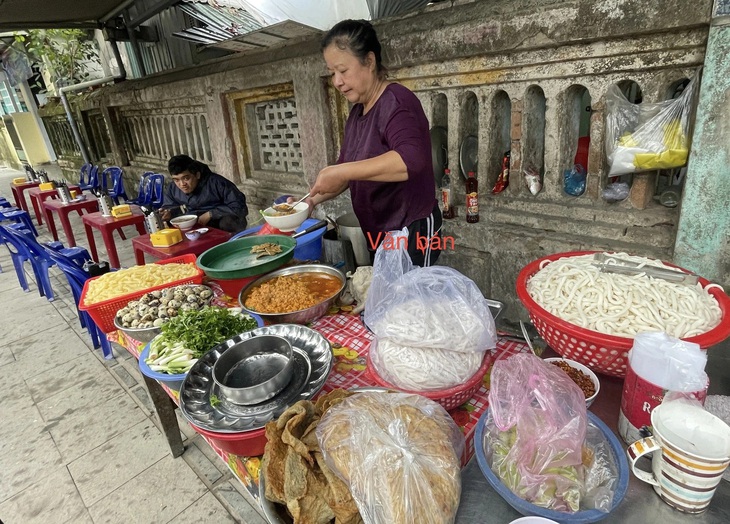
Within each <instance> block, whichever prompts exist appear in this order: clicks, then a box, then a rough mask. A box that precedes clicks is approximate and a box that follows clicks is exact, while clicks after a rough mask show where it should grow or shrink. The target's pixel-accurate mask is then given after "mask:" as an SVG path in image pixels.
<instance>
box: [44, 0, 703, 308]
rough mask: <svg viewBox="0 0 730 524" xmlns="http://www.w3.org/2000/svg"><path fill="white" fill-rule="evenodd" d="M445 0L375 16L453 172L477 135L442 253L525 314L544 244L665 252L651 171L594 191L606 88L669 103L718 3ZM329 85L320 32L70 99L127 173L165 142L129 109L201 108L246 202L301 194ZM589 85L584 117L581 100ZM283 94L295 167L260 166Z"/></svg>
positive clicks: (334, 116)
mask: <svg viewBox="0 0 730 524" xmlns="http://www.w3.org/2000/svg"><path fill="white" fill-rule="evenodd" d="M444 4H446V5H444ZM444 4H438V5H436V6H433V7H431V8H428V9H426V10H424V11H423V12H419V13H416V14H412V15H409V16H406V17H402V18H398V19H391V20H384V21H379V22H377V23H376V24H375V25H376V29H377V30H378V33H379V35H380V37H381V41H382V43H383V49H384V61H385V63H386V65H387V66H388V67H389V70H390V77H391V79H393V80H395V81H398V82H401V83H403V84H404V85H406V86H408V87H409V88H411V89H412V90H414V91H415V92H416V94H417V95H418V96H419V98H420V99H421V101H422V103H423V106H424V109H425V111H426V114H427V116H428V117H429V119H430V121H431V123H432V125H440V126H443V127H446V128H447V129H448V142H447V149H448V157H449V166H450V168H451V170H452V172H454V173H458V158H459V148H460V145H461V143H462V141H463V140H464V138H465V137H466V136H468V135H475V136H477V138H478V143H479V148H478V153H477V157H478V169H477V172H478V179H479V184H480V186H479V187H480V214H481V220H480V222H479V223H478V224H466V222H465V220H464V214H463V209H464V206H463V204H461V202H463V199H464V180H463V179H462V178H461V177H460V176H458V174H457V175H456V176H454V177H452V178H453V180H454V187H453V193H454V195H455V199H456V203H457V208H458V213H459V217H458V218H457V219H455V220H453V221H448V222H446V223H445V226H444V232H445V234H447V235H451V236H453V237H454V238H455V239H456V249H455V250H454V251H453V252H447V253H445V254H444V255H443V256H442V259H441V262H442V263H444V264H448V265H452V266H454V267H456V268H457V269H459V270H460V271H462V272H463V273H465V274H466V275H468V276H469V277H471V278H473V279H474V280H475V281H476V282H477V283H478V285H479V286H480V288H481V289H482V291H483V292H484V293H485V294H486V295H487V296H489V297H492V298H495V299H498V300H502V301H505V302H506V303H507V304H508V307H509V309H508V312H507V316H508V317H511V318H516V317H517V316H523V317H524V316H525V312H524V311H523V310H522V308H521V306H520V305H519V302H518V301H517V299H516V296H515V292H514V282H515V280H516V276H517V273H518V272H519V270H520V269H521V268H522V267H523V266H524V265H525V264H527V263H528V262H529V261H531V260H533V259H535V258H538V257H540V256H543V255H545V254H550V253H555V252H562V251H571V250H577V249H618V250H625V251H630V252H632V253H635V254H640V255H647V256H655V257H660V258H662V259H668V260H671V259H672V256H673V247H674V242H675V236H676V230H677V222H678V209H670V208H665V207H662V206H661V205H659V204H658V203H656V202H654V201H653V200H652V198H651V195H652V192H653V187H654V183H655V175H654V174H646V175H641V176H636V177H634V180H633V187H632V195H631V198H630V199H628V200H627V201H625V202H621V203H614V204H608V203H606V202H604V201H603V200H602V198H601V196H600V192H601V189H602V188H603V187H604V186H605V185H606V182H607V177H606V165H605V164H606V162H605V153H604V150H603V147H602V142H603V140H602V139H603V133H604V130H603V126H604V121H605V118H604V116H605V115H604V113H603V110H604V104H603V96H604V93H605V92H606V89H607V87H608V86H609V85H611V84H613V83H616V82H620V81H625V80H631V81H634V82H637V83H638V84H639V86H640V88H641V90H642V93H643V97H644V100H645V101H658V100H663V99H664V98H666V92H667V90H668V88H669V86H670V85H672V84H673V83H675V82H676V81H678V80H681V79H683V78H690V77H691V76H692V74H693V73H694V71H695V70H696V68H697V67H698V66H700V65H701V64H702V63H703V60H704V55H705V47H706V42H707V35H708V28H709V20H710V9H711V4H712V2H711V0H699V1H698V2H695V3H692V4H688V3H687V2H684V1H680V0H668V1H661V0H647V1H643V2H635V1H632V0H612V1H610V2H606V1H603V0H575V1H571V2H565V1H535V0H532V1H530V0H517V1H509V2H498V1H491V0H483V1H474V2H464V1H457V2H456V3H455V4H454V5H453V6H451V5H448V4H449V3H444ZM327 80H328V77H327V74H326V70H325V66H324V63H323V61H322V59H321V56H320V53H319V42H318V38H302V39H300V40H297V41H295V42H293V43H292V45H289V46H286V47H284V48H279V49H271V50H268V51H265V52H260V53H258V54H255V55H250V56H236V55H234V56H231V57H226V58H223V59H217V60H215V61H211V62H208V63H206V64H204V65H200V66H197V67H194V68H188V69H182V70H178V71H173V72H169V73H165V74H157V75H153V76H150V77H148V78H145V79H142V80H137V81H127V82H124V83H121V84H118V85H115V86H112V87H107V88H104V89H100V90H97V91H95V92H94V93H92V94H91V95H89V96H86V97H85V98H83V99H80V100H79V101H78V103H77V104H76V106H75V107H76V110H77V111H78V112H79V115H81V114H82V113H83V111H85V110H90V109H92V108H94V109H97V108H100V109H101V110H102V111H103V112H104V113H105V115H107V123H108V125H109V126H110V133H111V135H112V143H113V144H114V147H113V149H114V156H115V159H116V161H117V162H119V163H121V164H124V165H125V166H127V167H125V170H126V171H127V173H128V175H137V174H139V173H141V172H142V171H146V170H149V169H156V170H158V171H161V172H164V169H165V163H166V162H165V161H166V156H165V155H166V154H167V153H168V152H170V149H171V148H170V147H169V145H170V138H169V136H168V135H169V132H168V131H167V130H162V131H157V132H156V131H155V129H154V128H155V125H151V128H152V132H151V134H150V132H149V128H150V125H149V124H144V123H143V126H147V128H148V129H147V131H145V132H142V133H138V135H139V136H141V137H142V139H143V141H144V140H151V142H150V143H151V144H152V145H151V146H150V147H146V148H145V147H142V146H138V145H134V146H130V145H129V144H130V142H129V140H128V139H125V138H124V135H125V133H127V131H125V130H124V128H123V125H122V124H120V122H122V121H124V119H125V118H131V116H130V115H132V114H133V113H134V114H136V115H138V116H134V118H137V119H138V120H128V121H132V122H138V121H143V120H144V116H145V115H153V117H154V118H156V119H157V120H156V121H157V122H158V124H157V125H160V122H162V125H163V127H164V125H167V122H168V121H167V120H166V117H167V115H168V114H169V113H170V112H171V111H173V109H175V108H187V109H185V111H188V112H189V113H191V114H199V112H202V114H204V117H205V122H206V123H207V134H206V137H207V138H205V140H207V141H208V143H209V147H210V152H211V156H212V161H211V164H212V167H214V169H215V170H216V171H217V172H219V173H221V174H223V175H224V176H227V177H229V178H231V179H232V180H234V181H236V182H237V183H238V184H240V186H241V187H242V189H243V190H244V192H245V193H246V194H247V196H248V198H249V201H250V202H251V204H252V207H253V208H255V207H256V206H260V205H264V204H267V203H268V202H270V201H271V200H272V198H273V197H274V196H275V195H278V194H282V193H292V194H304V193H306V191H307V187H308V185H309V184H311V183H312V182H313V180H314V179H315V178H316V176H317V173H318V172H319V170H320V169H321V168H322V167H324V166H325V165H327V164H328V163H332V162H333V161H334V160H335V159H336V155H337V152H338V147H339V142H340V136H339V133H340V132H341V128H342V120H343V118H344V117H345V116H346V111H347V108H346V107H343V103H342V99H341V97H339V98H338V95H337V94H335V93H334V92H333V91H332V89H331V87H328V82H327ZM587 96H589V97H590V100H591V107H590V112H589V113H590V114H588V112H586V111H585V107H583V106H581V104H583V101H584V100H587ZM292 98H293V100H295V105H296V115H295V120H296V122H295V124H296V129H297V132H298V143H297V144H296V145H295V146H294V147H298V148H299V151H300V152H301V164H300V166H299V167H298V168H297V169H289V170H283V171H282V170H275V169H261V168H257V167H256V163H255V161H254V160H255V158H257V155H258V154H259V153H260V151H257V150H256V147H257V145H256V144H257V142H256V140H254V139H252V135H253V134H255V129H253V128H252V126H253V125H254V123H252V121H251V119H250V117H249V118H248V119H247V117H246V115H247V114H250V112H251V111H252V110H253V109H252V108H255V107H258V110H262V111H263V110H264V109H266V107H264V106H266V104H267V103H268V101H273V102H272V103H275V102H276V101H277V100H291V99H292ZM257 104H258V105H257ZM180 110H181V111H182V110H183V109H180ZM50 112H52V110H49V113H50ZM135 112H136V113H135ZM139 115H142V117H143V118H142V120H139V118H140V116H139ZM581 129H590V134H591V146H590V151H589V157H588V158H589V163H588V164H589V165H588V180H587V190H586V193H585V194H584V195H583V196H581V197H571V196H568V195H566V194H565V193H564V192H563V190H562V171H563V170H564V169H565V168H567V167H570V166H572V164H573V157H574V156H575V153H576V149H577V139H578V136H579V134H580V131H581ZM173 131H176V132H178V133H180V132H181V131H180V128H177V129H176V130H175V129H173ZM188 131H189V129H188ZM145 136H147V138H146V139H145ZM155 136H156V137H157V138H156V143H157V147H154V142H155ZM150 137H152V138H150ZM137 138H139V137H137ZM173 138H174V137H173ZM196 140H197V139H196ZM201 140H202V139H201ZM135 143H136V142H135ZM190 143H191V142H190V141H188V145H190ZM196 143H197V142H196ZM172 144H173V146H174V145H175V141H174V140H172ZM130 148H131V149H135V151H131V152H130ZM137 149H138V150H137ZM173 149H174V148H173ZM506 149H511V151H512V173H513V175H512V179H511V185H510V187H509V188H508V189H507V190H506V191H505V192H503V193H500V194H498V195H492V194H491V187H492V185H493V183H494V180H495V179H496V176H497V173H498V171H499V166H500V163H501V158H502V154H503V153H504V151H505V150H506ZM178 152H179V151H178ZM525 163H530V164H535V165H536V166H537V167H538V168H539V169H540V170H541V171H542V172H543V173H544V189H543V190H542V192H541V193H540V194H538V195H537V196H533V195H531V194H530V193H529V192H528V191H527V189H526V188H525V187H524V184H523V183H522V177H521V175H520V172H521V168H522V167H523V166H524V165H525ZM347 206H348V202H347V198H343V197H341V198H340V199H339V200H338V201H337V202H334V203H332V204H331V205H329V206H328V207H326V208H325V209H323V210H321V211H320V212H322V213H324V212H327V213H328V214H332V215H338V214H339V213H340V212H342V211H343V210H345V209H346V208H347Z"/></svg>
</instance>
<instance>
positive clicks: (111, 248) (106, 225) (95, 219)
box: [81, 206, 149, 268]
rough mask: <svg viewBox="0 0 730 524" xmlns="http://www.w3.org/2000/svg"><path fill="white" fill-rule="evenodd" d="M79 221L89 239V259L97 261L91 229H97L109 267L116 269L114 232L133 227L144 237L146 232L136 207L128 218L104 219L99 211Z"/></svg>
mask: <svg viewBox="0 0 730 524" xmlns="http://www.w3.org/2000/svg"><path fill="white" fill-rule="evenodd" d="M81 221H82V222H83V223H84V229H86V237H87V238H88V239H89V250H90V251H91V258H93V259H94V260H99V258H98V254H97V252H96V241H95V240H94V231H93V229H98V230H99V231H101V237H102V238H103V239H104V246H106V253H107V255H109V265H110V266H111V267H117V268H118V267H119V255H118V253H117V245H116V243H115V242H114V230H115V229H119V230H121V229H122V228H123V227H124V226H131V225H134V226H135V227H136V228H137V232H138V233H139V234H140V235H144V234H145V233H146V231H147V230H146V229H145V228H144V214H143V213H142V211H140V209H139V208H138V207H137V206H133V207H132V216H129V217H123V218H115V217H105V216H104V215H102V214H101V212H100V211H97V212H95V213H88V214H86V215H84V216H83V217H81ZM120 234H121V231H120ZM148 236H149V235H148Z"/></svg>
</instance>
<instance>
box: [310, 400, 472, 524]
mask: <svg viewBox="0 0 730 524" xmlns="http://www.w3.org/2000/svg"><path fill="white" fill-rule="evenodd" d="M316 433H317V441H318V443H319V446H320V449H321V450H322V455H323V456H324V459H325V462H326V463H327V465H328V466H329V468H330V469H331V470H332V471H333V472H334V473H335V474H336V475H337V476H338V477H340V478H341V479H342V480H343V482H345V483H346V484H347V485H348V487H349V488H350V492H351V494H352V498H353V499H354V500H355V504H356V505H357V507H358V509H359V510H360V516H361V517H362V519H363V521H364V522H365V524H410V523H418V524H449V523H453V522H454V518H455V517H456V510H457V509H458V507H459V499H460V497H461V469H460V467H461V455H462V453H463V450H464V436H463V434H462V433H461V431H460V430H459V428H458V427H457V426H456V424H455V423H454V421H453V419H452V418H451V417H450V416H449V414H448V413H447V412H446V410H444V409H443V408H442V407H441V406H439V405H438V404H436V403H435V402H433V401H431V400H429V399H427V398H425V397H421V396H419V395H409V394H404V393H387V392H368V393H357V394H355V395H353V396H352V397H349V398H347V399H345V400H343V401H342V402H340V403H339V404H337V405H335V406H332V407H331V408H330V409H329V410H328V411H327V413H325V415H324V416H323V417H322V419H321V420H320V422H319V425H318V426H317V430H316Z"/></svg>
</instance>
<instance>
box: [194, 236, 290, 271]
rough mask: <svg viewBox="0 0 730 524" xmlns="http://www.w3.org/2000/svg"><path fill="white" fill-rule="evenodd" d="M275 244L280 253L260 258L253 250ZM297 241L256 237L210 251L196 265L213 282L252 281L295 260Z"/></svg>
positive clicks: (245, 238) (240, 239) (228, 243)
mask: <svg viewBox="0 0 730 524" xmlns="http://www.w3.org/2000/svg"><path fill="white" fill-rule="evenodd" d="M267 242H272V243H274V244H279V245H280V246H281V253H279V254H277V255H272V256H265V257H261V258H257V257H258V254H255V253H251V248H252V247H253V246H257V245H259V244H265V243H267ZM296 245H297V241H296V239H295V238H291V237H288V236H286V235H254V236H249V237H242V238H237V239H236V240H231V241H230V242H224V243H223V244H220V245H217V246H215V247H212V248H210V249H209V250H208V251H206V252H205V253H203V254H202V255H200V256H199V257H198V260H197V264H198V267H199V268H200V269H202V270H203V271H205V274H206V275H208V276H209V277H212V278H220V279H224V280H225V279H228V280H230V279H235V278H246V277H253V276H256V275H262V274H264V273H268V272H269V271H273V270H274V269H276V268H278V267H280V266H283V265H284V264H286V263H287V262H289V260H291V259H292V257H293V256H294V248H295V247H296Z"/></svg>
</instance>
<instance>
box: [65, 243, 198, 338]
mask: <svg viewBox="0 0 730 524" xmlns="http://www.w3.org/2000/svg"><path fill="white" fill-rule="evenodd" d="M195 259H196V257H195V255H192V254H189V255H182V256H179V257H173V258H167V259H165V260H160V261H158V262H155V264H162V265H164V264H191V265H192V266H193V267H194V268H195V272H196V274H195V275H193V276H191V277H188V278H183V279H180V280H175V281H174V282H168V283H166V284H161V285H159V286H154V287H149V288H147V289H141V290H139V291H135V292H134V293H127V294H126V295H120V296H118V297H115V298H110V299H109V300H103V301H101V302H97V303H95V304H89V305H85V304H84V301H85V299H86V293H87V290H88V289H89V283H90V282H91V281H92V280H96V279H97V278H100V277H94V278H90V279H88V280H87V281H86V282H85V283H84V289H83V290H82V291H81V299H80V300H79V309H80V310H81V311H86V312H87V313H88V314H89V315H91V318H92V319H93V320H94V322H95V323H96V325H97V326H99V329H101V330H102V331H103V332H104V333H111V332H113V331H116V329H117V328H116V327H115V326H114V317H115V316H116V315H117V311H119V310H120V309H122V308H123V307H124V306H126V305H127V303H128V302H129V301H130V300H134V299H135V298H139V297H141V296H142V295H144V294H145V293H149V292H150V291H155V290H156V289H164V288H167V287H172V286H179V285H180V284H202V283H203V275H204V273H203V271H201V270H200V269H198V267H197V266H196V265H195Z"/></svg>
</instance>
